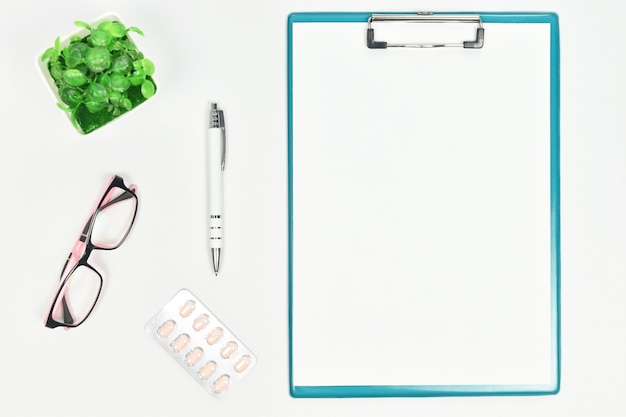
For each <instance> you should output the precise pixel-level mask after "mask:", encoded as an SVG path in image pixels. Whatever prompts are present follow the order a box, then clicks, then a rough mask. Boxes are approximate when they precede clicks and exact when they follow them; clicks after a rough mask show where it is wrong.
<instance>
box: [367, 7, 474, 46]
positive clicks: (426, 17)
mask: <svg viewBox="0 0 626 417" xmlns="http://www.w3.org/2000/svg"><path fill="white" fill-rule="evenodd" d="M374 22H403V23H474V24H478V28H477V29H476V39H474V40H471V41H464V42H459V43H389V42H385V41H377V40H375V39H374V28H373V27H372V23H374ZM484 41H485V29H484V28H483V23H482V20H481V19H480V16H478V15H434V14H432V13H417V14H415V15H412V14H410V15H407V14H396V15H394V14H373V15H372V16H370V18H369V19H368V20H367V47H368V48H370V49H386V48H444V47H457V48H466V49H479V48H482V47H483V44H484Z"/></svg>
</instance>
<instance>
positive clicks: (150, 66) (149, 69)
mask: <svg viewBox="0 0 626 417" xmlns="http://www.w3.org/2000/svg"><path fill="white" fill-rule="evenodd" d="M141 66H142V67H143V70H144V72H145V74H146V75H152V74H154V63H153V62H152V61H150V60H149V59H148V58H144V59H142V60H141Z"/></svg>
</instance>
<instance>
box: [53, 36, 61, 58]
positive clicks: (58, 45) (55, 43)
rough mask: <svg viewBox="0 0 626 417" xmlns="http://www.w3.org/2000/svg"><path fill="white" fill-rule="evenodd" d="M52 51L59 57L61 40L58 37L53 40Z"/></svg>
mask: <svg viewBox="0 0 626 417" xmlns="http://www.w3.org/2000/svg"><path fill="white" fill-rule="evenodd" d="M54 50H55V51H56V53H57V55H61V38H60V37H59V36H57V38H56V39H55V40H54Z"/></svg>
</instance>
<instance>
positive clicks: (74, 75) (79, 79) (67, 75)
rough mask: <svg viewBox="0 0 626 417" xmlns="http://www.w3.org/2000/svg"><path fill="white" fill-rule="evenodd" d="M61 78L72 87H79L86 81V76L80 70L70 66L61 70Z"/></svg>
mask: <svg viewBox="0 0 626 417" xmlns="http://www.w3.org/2000/svg"><path fill="white" fill-rule="evenodd" d="M63 80H64V81H65V82H66V83H68V84H69V85H71V86H72V87H80V86H81V85H84V84H85V83H86V82H87V77H86V76H85V74H83V73H82V72H80V70H78V69H75V68H71V69H68V70H65V72H63Z"/></svg>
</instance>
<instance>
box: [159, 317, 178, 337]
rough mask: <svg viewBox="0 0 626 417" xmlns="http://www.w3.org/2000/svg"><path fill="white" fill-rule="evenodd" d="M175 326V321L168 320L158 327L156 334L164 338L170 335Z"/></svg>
mask: <svg viewBox="0 0 626 417" xmlns="http://www.w3.org/2000/svg"><path fill="white" fill-rule="evenodd" d="M175 328H176V322H174V320H168V321H166V322H165V323H163V324H162V325H161V327H159V328H158V330H157V334H158V335H159V337H160V338H162V339H165V338H167V336H169V335H170V333H172V332H173V331H174V329H175Z"/></svg>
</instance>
